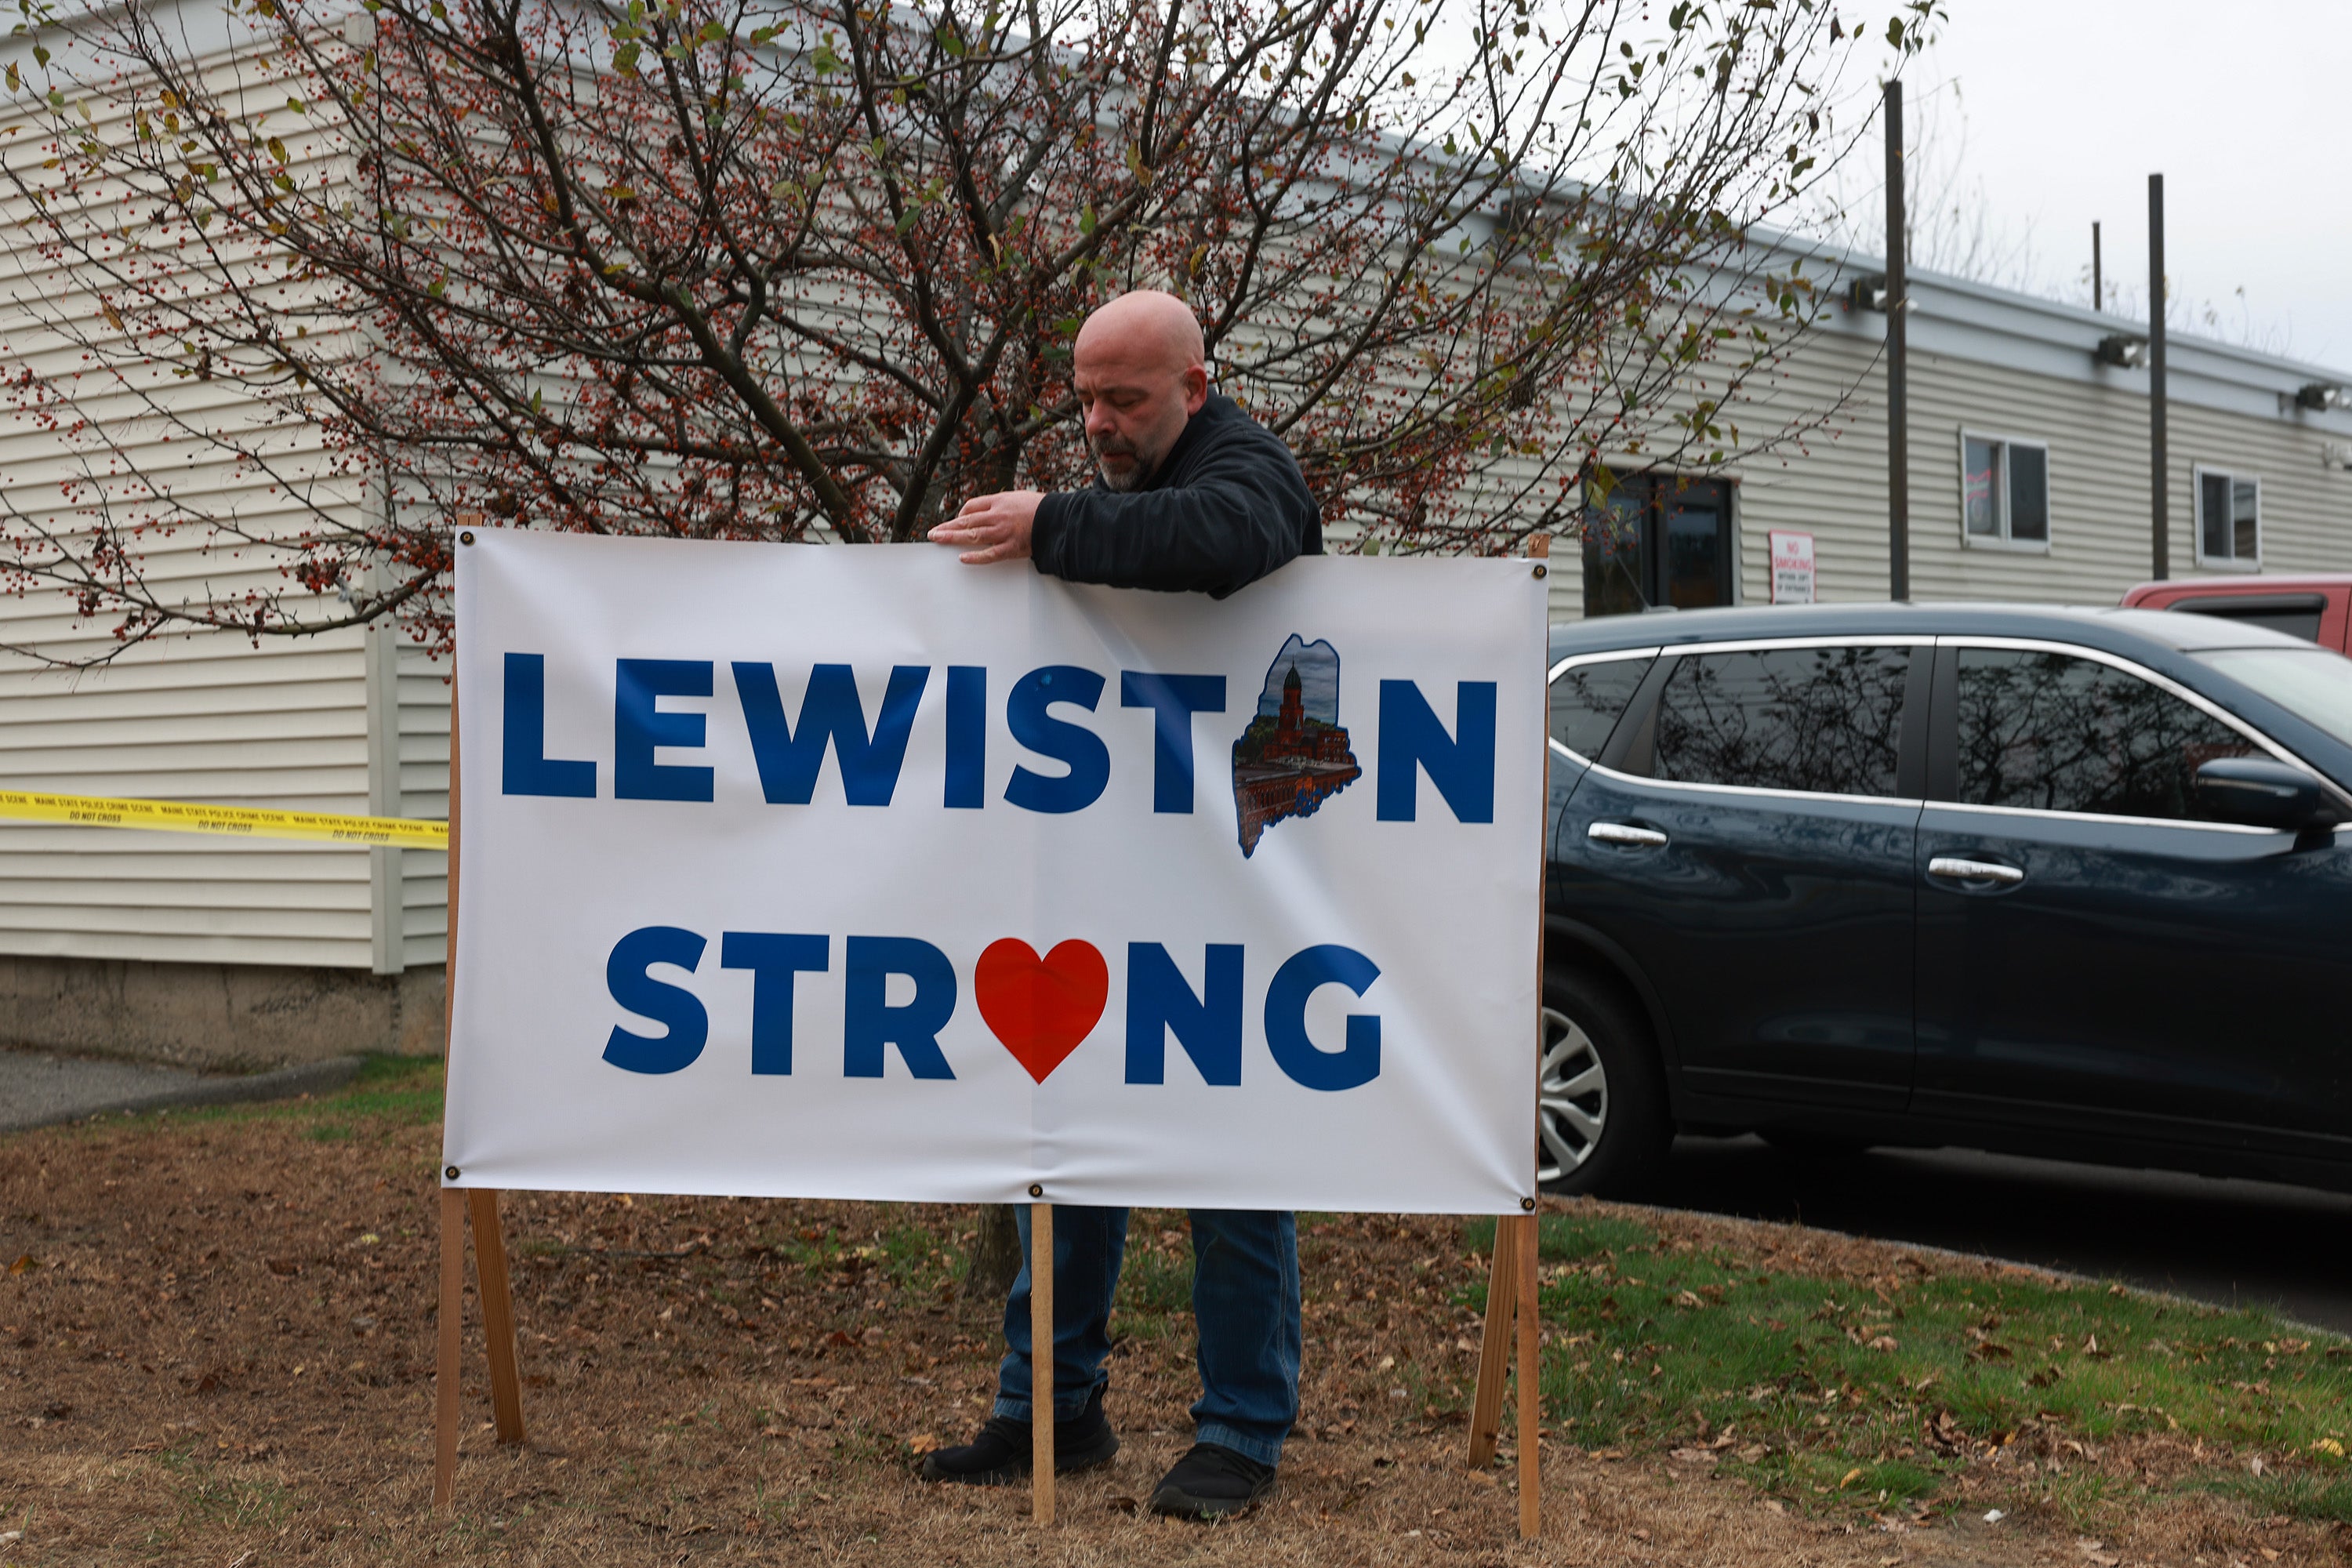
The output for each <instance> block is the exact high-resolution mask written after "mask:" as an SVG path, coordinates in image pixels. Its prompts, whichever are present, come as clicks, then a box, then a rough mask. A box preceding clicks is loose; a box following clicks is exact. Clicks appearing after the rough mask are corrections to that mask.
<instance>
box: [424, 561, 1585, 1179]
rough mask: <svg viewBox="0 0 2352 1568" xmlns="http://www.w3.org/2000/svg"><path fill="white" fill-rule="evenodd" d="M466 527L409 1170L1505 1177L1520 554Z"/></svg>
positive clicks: (499, 1175)
mask: <svg viewBox="0 0 2352 1568" xmlns="http://www.w3.org/2000/svg"><path fill="white" fill-rule="evenodd" d="M472 539H473V542H471V543H461V545H460V546H459V548H458V551H457V626H458V633H457V648H458V658H457V682H458V694H459V715H460V723H461V725H462V742H463V759H464V768H463V802H462V811H463V816H462V818H461V837H460V845H459V854H460V856H461V858H462V863H461V865H460V867H459V868H458V869H459V897H460V900H461V907H460V909H459V910H458V926H457V932H458V941H457V973H456V976H455V981H454V984H455V990H456V995H455V1025H454V1031H453V1038H452V1042H451V1050H450V1058H449V1086H448V1111H447V1121H446V1132H445V1144H444V1162H443V1163H444V1164H445V1166H446V1167H454V1168H455V1170H456V1174H454V1175H451V1176H450V1177H449V1180H450V1181H451V1183H452V1184H461V1185H467V1186H488V1187H527V1188H558V1189H566V1190H587V1191H617V1192H664V1193H712V1194H747V1195H768V1196H803V1197H845V1198H866V1199H882V1200H902V1201H933V1202H983V1201H1003V1202H1019V1201H1024V1200H1027V1199H1029V1198H1030V1197H1031V1196H1032V1194H1036V1193H1041V1194H1042V1195H1044V1196H1045V1197H1046V1198H1048V1199H1051V1200H1054V1201H1056V1202H1064V1203H1092V1204H1135V1205H1205V1206H1214V1207H1234V1208H1312V1209H1364V1210H1385V1211H1398V1212H1407V1211H1420V1212H1455V1213H1496V1212H1502V1211H1506V1210H1514V1209H1516V1208H1517V1205H1518V1202H1519V1200H1520V1199H1521V1198H1523V1197H1526V1196H1528V1195H1530V1194H1533V1192H1534V1191H1535V1164H1534V1138H1535V1067H1536V1037H1537V1031H1536V1023H1537V963H1538V958H1537V935H1538V922H1539V921H1540V919H1541V914H1542V910H1541V877H1540V871H1541V866H1540V860H1541V856H1542V852H1543V850H1542V822H1541V817H1542V806H1543V747H1544V685H1543V673H1544V656H1545V608H1544V584H1543V583H1542V582H1541V581H1540V580H1538V578H1537V577H1536V576H1535V575H1534V571H1533V570H1532V569H1531V566H1530V563H1528V562H1524V561H1500V560H1428V561H1415V560H1395V559H1388V560H1366V559H1361V558H1336V557H1327V558H1315V559H1306V560H1301V561H1297V562H1296V563H1292V564H1291V565H1289V566H1287V567H1286V568H1284V569H1283V570H1282V571H1281V572H1279V573H1277V574H1275V575H1274V576H1273V577H1271V578H1268V579H1266V580H1265V582H1262V583H1260V584H1256V585H1255V586H1253V587H1251V588H1248V589H1246V590H1244V592H1242V593H1240V594H1237V595H1234V596H1233V597H1232V598H1230V599H1227V600H1224V601H1223V602H1221V603H1220V602H1213V601H1212V600H1209V599H1207V598H1205V597H1202V596H1200V595H1176V594H1154V593H1140V592H1133V591H1125V590H1118V589H1109V588H1093V587H1078V586H1073V585H1071V584H1066V583H1062V582H1059V581H1056V580H1055V579H1052V578H1048V577H1044V576H1041V575H1039V574H1037V573H1036V572H1034V570H1032V569H1031V567H1030V566H1029V565H1028V563H1025V562H1023V563H1010V564H1005V565H1001V566H993V567H987V568H974V567H969V566H964V565H962V564H961V563H958V562H957V560H956V559H955V556H954V554H953V553H952V552H949V551H946V550H942V549H940V548H939V547H937V546H933V545H909V546H905V547H899V548H887V547H880V546H861V547H856V548H839V547H823V546H775V545H756V544H724V543H692V542H668V541H648V540H616V539H600V538H593V537H584V536H580V535H535V534H530V533H521V532H513V531H496V530H475V531H473V534H472Z"/></svg>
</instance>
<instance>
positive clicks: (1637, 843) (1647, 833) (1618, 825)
mask: <svg viewBox="0 0 2352 1568" xmlns="http://www.w3.org/2000/svg"><path fill="white" fill-rule="evenodd" d="M1584 836H1585V837H1587V838H1590V839H1591V840H1592V842H1594V843H1595V844H1624V845H1630V846H1633V847H1638V848H1643V849H1663V848H1664V847H1665V845H1666V836H1665V835H1664V834H1663V833H1661V832H1659V831H1658V830H1657V829H1656V828H1654V827H1636V826H1633V824H1632V823H1629V822H1596V823H1594V824H1593V825H1592V826H1590V827H1588V828H1586V829H1585V830H1584Z"/></svg>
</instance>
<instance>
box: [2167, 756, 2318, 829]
mask: <svg viewBox="0 0 2352 1568" xmlns="http://www.w3.org/2000/svg"><path fill="white" fill-rule="evenodd" d="M2197 800H2198V804H2200V805H2202V806H2204V808H2205V809H2206V810H2207V811H2209V812H2210V813H2212V814H2213V816H2215V817H2216V818H2217V819H2218V820H2220V821H2222V822H2237V823H2242V824H2244V825H2245V826H2249V827H2277V828H2284V829H2285V830H2286V831H2288V832H2290V833H2300V832H2302V831H2303V830H2304V829H2305V828H2308V827H2328V826H2334V825H2335V824H2336V823H2338V822H2341V821H2343V820H2344V813H2343V812H2342V811H2341V810H2340V809H2339V808H2338V807H2337V805H2336V802H2335V800H2334V799H2333V798H2331V797H2330V795H2329V793H2328V790H2327V786H2326V785H2325V784H2321V783H2320V782H2319V780H2318V779H2316V778H2315V777H2313V776H2312V775H2311V774H2309V773H2305V772H2304V771H2303V770H2302V769H2301V768H2296V767H2289V766H2288V765H2287V764H2286V763H2280V762H2273V761H2272V760H2271V759H2270V758H2268V757H2216V758H2214V759H2213V760H2212V761H2211V762H2210V763H2206V764H2205V765H2204V766H2202V767H2200V768H2199V769H2198V770H2197Z"/></svg>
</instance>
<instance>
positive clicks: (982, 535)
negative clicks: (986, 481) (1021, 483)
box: [930, 490, 1045, 566]
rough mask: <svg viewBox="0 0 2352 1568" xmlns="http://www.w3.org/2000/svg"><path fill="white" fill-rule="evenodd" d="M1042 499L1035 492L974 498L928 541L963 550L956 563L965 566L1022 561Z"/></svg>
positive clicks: (940, 526)
mask: <svg viewBox="0 0 2352 1568" xmlns="http://www.w3.org/2000/svg"><path fill="white" fill-rule="evenodd" d="M1041 500H1045V496H1044V495H1043V494H1041V493H1040V492H1038V491H1036V490H1005V491H1003V492H1002V493H1000V494H997V495H992V496H974V497H972V499H971V500H968V501H966V502H964V503H963V510H961V511H960V512H958V513H956V514H955V516H953V517H951V518H950V519H949V520H948V521H945V522H943V523H941V524H940V525H939V526H938V527H937V528H934V529H933V530H931V532H930V541H931V542H932V543H934V544H949V545H961V546H963V547H965V548H964V552H963V554H961V556H959V557H957V559H959V560H961V562H962V563H964V564H965V565H967V566H985V565H987V564H988V563H990V562H992V561H1024V560H1026V559H1028V556H1029V530H1030V527H1031V525H1032V524H1034V522H1035V521H1037V503H1038V502H1039V501H1041Z"/></svg>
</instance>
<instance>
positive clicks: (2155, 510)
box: [2147, 174, 2172, 583]
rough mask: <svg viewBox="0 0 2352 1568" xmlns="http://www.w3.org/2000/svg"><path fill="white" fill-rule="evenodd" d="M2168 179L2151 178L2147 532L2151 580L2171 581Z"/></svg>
mask: <svg viewBox="0 0 2352 1568" xmlns="http://www.w3.org/2000/svg"><path fill="white" fill-rule="evenodd" d="M2165 446H2166V443H2165V428H2164V176H2163V175H2162V174H2150V175H2149V176H2148V177H2147V492H2148V493H2147V500H2148V508H2147V526H2148V535H2149V537H2148V561H2149V572H2148V575H2150V576H2152V577H2154V578H2155V579H2156V580H2157V581H2158V582H2159V583H2161V582H2162V581H2164V579H2166V578H2167V577H2169V576H2171V575H2172V509H2171V506H2170V504H2169V503H2170V501H2171V499H2172V498H2171V490H2170V487H2169V485H2168V483H2167V480H2166V477H2165V468H2166V467H2167V466H2168V462H2169V454H2168V452H2167V451H2166V449H2165Z"/></svg>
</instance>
